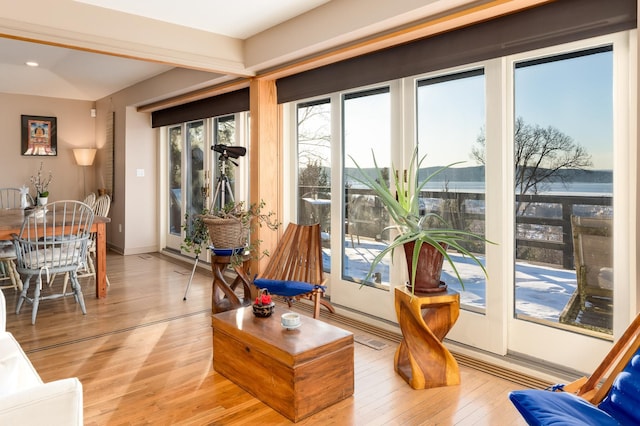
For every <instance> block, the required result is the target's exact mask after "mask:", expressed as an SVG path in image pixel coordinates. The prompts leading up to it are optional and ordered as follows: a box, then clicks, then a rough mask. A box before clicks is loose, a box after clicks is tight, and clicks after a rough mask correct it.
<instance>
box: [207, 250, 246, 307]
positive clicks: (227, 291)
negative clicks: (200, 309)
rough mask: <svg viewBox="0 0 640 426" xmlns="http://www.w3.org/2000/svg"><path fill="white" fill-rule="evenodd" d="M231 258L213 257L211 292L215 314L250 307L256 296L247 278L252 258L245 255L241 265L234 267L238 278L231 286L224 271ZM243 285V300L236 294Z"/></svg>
mask: <svg viewBox="0 0 640 426" xmlns="http://www.w3.org/2000/svg"><path fill="white" fill-rule="evenodd" d="M232 260H233V258H232V257H231V256H215V255H213V256H211V271H212V272H213V283H212V286H213V288H212V291H211V311H212V312H213V313H214V314H215V313H218V312H225V311H229V310H231V309H236V308H239V307H241V306H248V305H250V304H251V301H252V300H253V298H254V297H255V296H256V293H257V291H255V290H254V288H253V285H252V283H251V279H250V278H249V277H248V276H247V272H246V267H247V266H248V263H249V260H250V256H249V255H243V256H242V258H241V263H240V264H237V265H233V269H234V271H235V272H236V274H237V276H236V278H235V279H234V280H233V282H232V283H231V284H229V283H228V282H227V280H226V279H225V277H224V271H225V269H226V268H227V266H228V265H230V264H231V262H232ZM240 284H242V289H243V291H244V296H243V298H242V300H240V298H239V297H238V296H237V295H236V294H235V289H236V287H238V285H240Z"/></svg>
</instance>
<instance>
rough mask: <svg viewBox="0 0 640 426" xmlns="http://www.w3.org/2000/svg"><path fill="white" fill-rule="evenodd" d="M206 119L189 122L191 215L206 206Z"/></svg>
mask: <svg viewBox="0 0 640 426" xmlns="http://www.w3.org/2000/svg"><path fill="white" fill-rule="evenodd" d="M204 148H205V146H204V121H195V122H192V123H188V124H187V152H188V153H189V157H188V159H187V161H188V166H187V169H188V170H189V179H187V185H186V187H187V206H188V210H187V212H186V213H189V217H191V216H193V215H195V214H200V213H201V212H202V209H203V207H204V196H203V192H202V190H203V188H204V184H205V182H204V153H205V150H204Z"/></svg>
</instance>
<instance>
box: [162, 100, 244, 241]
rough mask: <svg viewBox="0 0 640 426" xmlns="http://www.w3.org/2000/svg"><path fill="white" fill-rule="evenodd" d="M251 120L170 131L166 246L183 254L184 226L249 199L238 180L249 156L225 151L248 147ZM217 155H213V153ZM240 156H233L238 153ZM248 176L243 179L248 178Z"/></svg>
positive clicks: (219, 120) (227, 119)
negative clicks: (207, 212)
mask: <svg viewBox="0 0 640 426" xmlns="http://www.w3.org/2000/svg"><path fill="white" fill-rule="evenodd" d="M245 115H246V114H243V113H238V114H230V115H225V116H221V117H214V118H210V119H206V120H197V121H191V122H187V123H182V124H180V125H175V126H170V127H167V128H166V132H167V133H166V139H165V140H166V143H167V150H166V152H167V159H166V170H167V191H168V197H167V205H168V209H167V210H168V211H167V228H166V233H165V235H164V238H165V246H166V247H167V248H169V249H173V250H175V251H179V250H180V249H181V246H182V241H183V235H184V232H185V230H184V229H183V228H184V226H185V225H186V226H189V224H188V223H187V221H190V220H192V218H193V217H194V215H198V214H200V213H201V212H202V211H203V210H204V209H208V208H211V207H212V204H213V203H214V201H215V207H220V204H221V203H223V202H224V203H228V202H230V201H233V200H234V199H235V197H236V196H237V197H240V198H239V199H244V197H245V196H246V191H244V192H243V193H242V194H236V190H237V189H238V187H239V185H237V182H238V176H239V175H240V174H241V173H244V174H245V175H246V174H247V173H248V171H247V170H246V164H247V162H246V159H245V158H244V156H242V157H238V156H236V155H228V152H229V150H225V149H224V148H223V147H226V146H240V147H245V146H246V140H245V138H243V137H242V136H245V135H247V134H248V133H247V132H246V129H245V128H244V126H239V125H238V123H244V122H246V120H244V121H243V120H238V117H244V116H245ZM214 147H215V148H216V149H213V148H214ZM237 152H238V151H237V150H235V151H233V153H237ZM243 176H244V175H243Z"/></svg>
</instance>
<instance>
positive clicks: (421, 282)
mask: <svg viewBox="0 0 640 426" xmlns="http://www.w3.org/2000/svg"><path fill="white" fill-rule="evenodd" d="M417 157H418V150H417V148H416V150H415V151H414V153H413V156H412V158H411V163H410V165H409V170H408V176H411V177H413V176H417V172H418V171H419V170H420V167H421V165H422V162H423V161H424V159H425V157H422V158H421V159H420V160H419V161H418V159H417ZM351 160H352V161H353V162H354V164H355V165H356V167H357V168H358V175H357V176H352V177H353V178H354V179H355V180H356V181H358V182H359V183H361V184H363V185H364V186H365V187H366V188H368V189H370V190H372V191H374V192H375V194H376V195H377V196H378V198H379V199H380V202H381V203H382V204H383V205H384V207H385V209H386V210H387V211H388V212H389V216H390V217H391V219H392V220H393V222H394V225H393V226H390V227H388V228H385V229H389V228H393V229H396V230H397V236H396V237H395V238H394V239H393V240H392V241H391V242H390V243H389V244H388V245H387V246H386V247H385V248H384V250H382V251H381V252H380V253H379V254H378V255H377V256H376V257H375V258H374V259H373V261H372V262H371V266H370V268H369V273H368V275H367V277H366V278H365V280H368V279H369V278H370V277H371V276H372V275H373V273H374V271H375V268H376V266H377V265H378V264H379V263H380V262H381V261H382V259H383V258H384V257H385V256H386V255H387V254H388V253H391V255H392V256H393V253H394V251H395V249H396V248H399V247H401V248H402V249H403V250H404V253H405V258H406V260H407V266H408V271H409V285H408V286H409V287H410V288H411V291H412V294H413V292H418V293H430V292H439V291H444V290H446V284H444V283H442V281H441V279H440V274H441V272H442V265H443V263H444V260H446V261H447V262H448V263H449V265H451V267H452V269H453V271H454V273H455V274H456V277H457V278H458V280H459V281H460V285H461V286H462V288H463V289H464V282H463V281H462V277H461V276H460V273H459V272H458V268H457V267H456V265H455V263H454V261H453V259H452V258H451V256H449V254H448V252H447V250H456V251H457V252H459V253H461V254H462V255H463V256H468V257H469V258H471V259H472V260H473V261H474V262H475V263H476V264H477V265H478V266H480V268H481V269H482V271H483V272H484V274H485V276H486V275H487V271H486V269H485V267H484V265H483V264H482V263H481V262H480V260H479V259H478V258H477V257H476V256H475V255H473V253H471V252H470V251H469V250H467V249H466V248H465V243H468V242H477V241H482V242H488V241H487V240H486V239H485V238H484V237H482V236H481V235H478V234H474V233H472V232H469V231H464V230H460V229H455V228H452V227H451V226H450V225H449V224H448V223H447V222H446V221H445V220H444V219H443V218H442V217H441V216H440V215H438V214H436V213H426V214H423V215H421V214H420V211H419V194H420V192H421V190H422V188H424V186H425V185H426V184H427V183H428V182H429V181H431V180H432V179H433V178H434V177H435V176H437V175H438V174H440V173H442V172H443V171H445V170H447V169H448V168H449V167H451V166H453V165H455V164H458V163H453V164H450V165H448V166H445V167H442V168H440V169H438V170H436V171H435V172H434V173H432V174H430V175H429V176H428V177H427V178H426V179H425V180H423V181H422V182H420V183H419V184H417V185H415V184H414V182H415V181H413V180H412V179H413V178H412V179H406V180H405V179H403V178H402V176H403V174H402V173H401V172H400V171H398V170H396V169H395V167H392V173H391V179H392V185H391V187H390V186H389V185H388V184H387V183H386V181H385V179H384V176H383V173H382V169H380V168H379V167H378V163H377V162H376V158H375V155H373V163H374V166H375V167H374V170H375V176H374V177H372V176H370V175H368V174H367V173H365V171H364V170H363V169H362V168H361V167H360V166H359V165H358V163H357V162H356V161H355V160H354V159H353V158H352V157H351ZM433 222H435V223H436V224H437V226H432V224H433Z"/></svg>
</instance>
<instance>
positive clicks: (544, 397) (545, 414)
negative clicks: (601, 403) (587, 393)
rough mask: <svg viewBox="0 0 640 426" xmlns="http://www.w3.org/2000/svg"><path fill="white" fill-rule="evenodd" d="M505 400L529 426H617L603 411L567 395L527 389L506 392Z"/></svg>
mask: <svg viewBox="0 0 640 426" xmlns="http://www.w3.org/2000/svg"><path fill="white" fill-rule="evenodd" d="M509 399H510V400H511V402H512V403H513V405H515V407H516V408H517V409H518V411H519V412H520V414H522V417H524V419H525V421H526V422H527V424H529V425H531V426H534V425H536V426H543V425H545V426H546V425H555V426H561V425H562V426H573V425H575V426H588V425H593V426H608V425H616V426H618V425H620V423H618V421H617V420H616V419H614V418H613V417H611V416H610V415H609V414H607V413H606V412H605V411H603V410H600V409H599V408H598V407H596V406H595V405H593V404H590V403H589V402H587V401H585V400H584V399H582V398H580V397H579V396H575V395H573V394H571V393H566V392H550V391H544V390H537V389H536V390H533V389H531V390H522V391H513V392H510V393H509Z"/></svg>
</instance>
